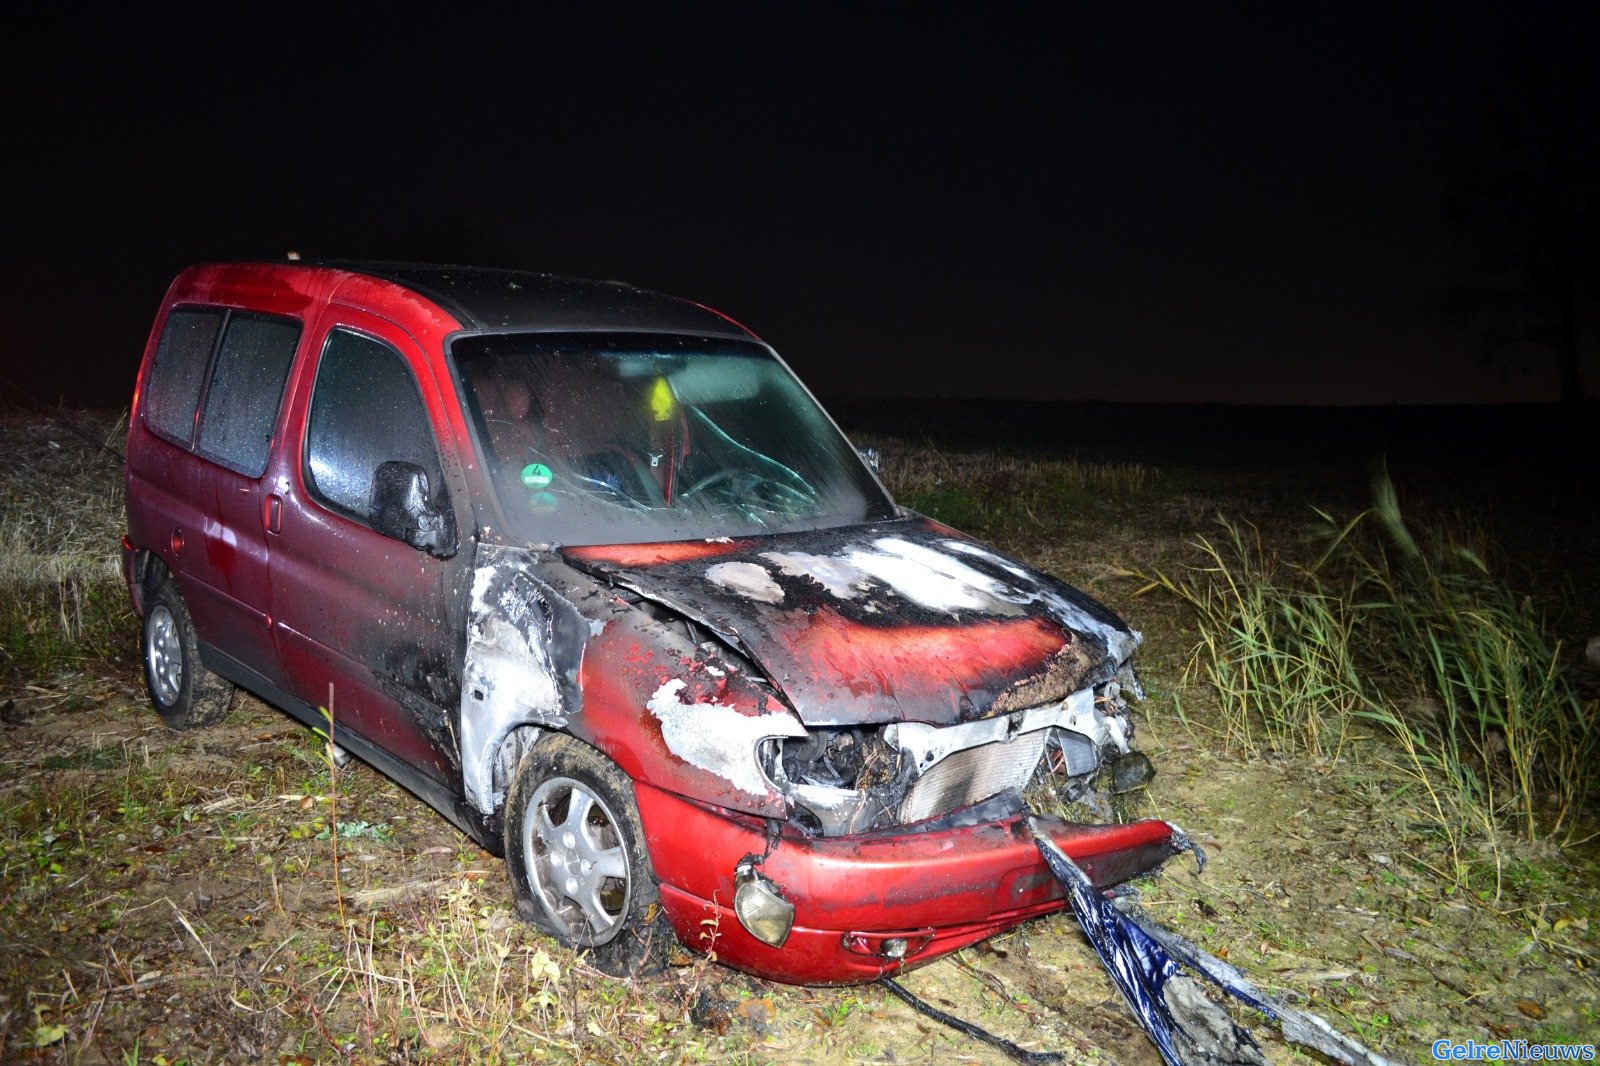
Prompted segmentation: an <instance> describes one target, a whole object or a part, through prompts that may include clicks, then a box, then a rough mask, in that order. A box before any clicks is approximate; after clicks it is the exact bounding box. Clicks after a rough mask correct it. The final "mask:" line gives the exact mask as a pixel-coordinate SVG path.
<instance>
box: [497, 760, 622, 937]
mask: <svg viewBox="0 0 1600 1066" xmlns="http://www.w3.org/2000/svg"><path fill="white" fill-rule="evenodd" d="M522 847H523V854H524V855H526V856H527V857H528V873H529V877H530V879H531V880H532V882H533V889H534V894H535V895H536V896H537V897H538V900H539V904H540V906H542V907H543V908H544V912H545V914H546V915H547V916H549V918H550V919H551V920H552V921H554V922H555V923H556V925H557V927H558V928H560V929H562V930H564V931H565V932H566V934H567V936H568V937H569V938H570V939H571V940H572V941H573V942H574V943H577V944H585V945H594V944H603V943H605V942H606V941H608V940H610V939H611V938H612V937H613V936H615V935H616V934H617V932H618V930H619V928H620V926H621V922H622V916H623V914H624V913H626V911H627V907H628V898H629V894H630V889H631V887H632V886H631V882H630V878H629V873H628V865H629V864H628V853H627V849H626V848H625V847H624V846H623V837H622V832H621V830H620V828H619V827H618V823H617V817H616V815H615V813H613V812H612V810H611V808H610V807H609V806H607V805H606V802H605V800H604V799H602V798H601V797H600V796H598V795H596V794H595V792H594V791H593V790H592V789H590V788H589V787H588V786H587V785H584V784H583V783H582V782H579V781H574V780H572V779H571V778H566V777H557V778H552V779H550V780H548V781H545V782H544V783H542V784H541V785H540V786H539V788H538V789H537V790H536V791H535V792H534V794H533V798H532V799H530V800H529V801H528V810H527V813H526V816H525V817H524V818H523V820H522Z"/></svg>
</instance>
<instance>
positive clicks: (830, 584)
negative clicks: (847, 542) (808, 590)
mask: <svg viewBox="0 0 1600 1066" xmlns="http://www.w3.org/2000/svg"><path fill="white" fill-rule="evenodd" d="M761 558H763V559H768V560H771V561H772V562H773V563H775V564H777V567H778V569H779V570H780V571H781V572H783V573H784V574H787V575H788V576H789V577H806V578H810V579H811V580H812V581H815V582H816V583H817V584H819V585H821V586H822V587H823V588H825V589H827V590H828V591H829V592H830V593H832V594H833V595H834V596H836V597H838V598H839V599H841V600H853V599H855V597H856V594H857V593H858V592H861V591H862V590H863V589H865V588H866V586H867V575H866V574H864V573H862V572H861V571H860V570H859V569H857V568H856V567H855V566H853V565H851V563H850V562H849V561H848V560H846V559H836V558H834V557H833V556H831V555H812V554H811V553H810V552H762V553H761Z"/></svg>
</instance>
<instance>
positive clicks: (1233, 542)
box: [1145, 478, 1600, 871]
mask: <svg viewBox="0 0 1600 1066" xmlns="http://www.w3.org/2000/svg"><path fill="white" fill-rule="evenodd" d="M1320 517H1321V525H1320V527H1319V530H1318V537H1317V539H1316V540H1315V541H1313V542H1308V544H1307V548H1308V549H1309V547H1310V546H1312V545H1315V546H1317V547H1318V548H1319V549H1320V550H1318V551H1317V552H1316V553H1315V555H1312V553H1311V552H1310V551H1309V550H1304V551H1302V553H1301V556H1300V557H1289V558H1285V557H1283V556H1280V555H1279V554H1278V553H1276V552H1274V551H1273V550H1271V549H1269V548H1268V547H1267V546H1266V545H1265V543H1264V541H1263V539H1262V537H1261V535H1260V533H1259V531H1258V530H1256V529H1255V527H1253V526H1250V525H1248V524H1245V523H1237V522H1231V521H1229V520H1227V519H1220V520H1219V521H1220V523H1221V526H1222V529H1223V534H1222V536H1220V537H1219V538H1217V539H1215V540H1212V539H1209V538H1200V539H1199V540H1198V541H1197V542H1196V545H1197V547H1198V549H1199V551H1200V553H1201V556H1202V561H1201V563H1200V564H1199V565H1196V566H1193V567H1191V568H1189V569H1188V570H1187V571H1186V572H1184V573H1181V574H1179V575H1178V576H1172V575H1169V574H1166V573H1162V572H1156V573H1155V574H1153V575H1149V576H1148V581H1147V584H1146V586H1145V590H1148V589H1151V588H1161V589H1164V590H1166V591H1167V592H1169V593H1172V594H1173V595H1175V596H1177V597H1178V598H1179V599H1180V600H1182V601H1183V602H1184V603H1186V604H1187V605H1188V606H1189V607H1190V608H1192V609H1193V611H1194V613H1195V615H1196V617H1197V619H1198V622H1199V631H1200V639H1199V642H1198V644H1197V646H1196V647H1195V649H1194V651H1195V654H1194V655H1193V657H1192V658H1191V660H1190V664H1189V666H1188V668H1187V671H1188V672H1187V673H1186V675H1185V679H1186V680H1194V679H1196V678H1197V677H1198V678H1199V679H1201V680H1203V681H1204V682H1205V683H1206V684H1208V685H1209V686H1210V687H1211V689H1212V690H1213V691H1215V693H1216V694H1217V697H1218V699H1219V701H1220V704H1221V707H1222V710H1223V723H1224V724H1223V731H1224V734H1225V736H1224V739H1225V742H1226V744H1227V746H1228V747H1230V748H1232V749H1234V750H1236V751H1240V752H1244V753H1247V754H1257V753H1259V752H1260V750H1261V748H1262V746H1263V745H1265V746H1269V747H1272V748H1277V749H1289V750H1301V751H1305V752H1307V753H1310V754H1312V755H1314V756H1325V757H1330V758H1337V757H1338V756H1339V754H1340V752H1341V750H1342V749H1343V747H1344V745H1345V743H1346V741H1347V739H1348V737H1349V736H1350V734H1351V731H1352V730H1353V729H1355V728H1356V727H1357V726H1358V725H1360V724H1367V725H1376V726H1379V727H1381V729H1382V731H1383V732H1384V733H1385V734H1386V736H1387V737H1388V738H1390V739H1391V740H1392V741H1393V743H1394V744H1395V746H1396V747H1397V749H1398V754H1397V757H1396V759H1395V761H1394V765H1395V766H1396V767H1397V768H1398V769H1399V770H1400V771H1401V773H1402V776H1403V777H1404V778H1405V779H1408V780H1409V781H1411V783H1412V784H1413V785H1414V786H1415V787H1416V788H1417V789H1418V790H1419V791H1420V793H1421V795H1422V797H1423V800H1424V806H1425V807H1426V808H1427V809H1428V811H1429V812H1430V816H1431V817H1432V818H1433V819H1434V821H1435V822H1436V823H1437V824H1438V826H1439V827H1440V829H1441V830H1442V831H1443V832H1444V834H1445V837H1446V839H1447V841H1448V843H1449V846H1450V849H1451V852H1452V860H1453V862H1455V864H1456V867H1457V870H1458V871H1459V870H1460V858H1461V848H1462V843H1463V841H1464V839H1465V838H1467V837H1469V836H1474V835H1490V836H1492V835H1493V833H1494V832H1495V831H1496V829H1497V827H1498V826H1502V825H1504V826H1506V827H1508V828H1510V829H1511V830H1513V831H1514V832H1515V833H1516V834H1517V835H1518V836H1520V837H1521V838H1522V839H1524V840H1526V841H1533V840H1535V839H1536V838H1539V837H1541V836H1554V835H1557V834H1559V833H1560V832H1561V831H1562V830H1563V829H1564V828H1566V827H1568V826H1569V825H1570V824H1571V822H1572V819H1573V816H1574V815H1575V814H1576V813H1577V812H1578V811H1579V809H1581V808H1582V807H1584V806H1585V805H1586V804H1587V803H1588V802H1589V800H1590V798H1591V794H1592V787H1593V783H1594V769H1593V764H1594V760H1595V757H1596V755H1597V754H1600V751H1597V739H1600V722H1597V717H1600V710H1597V707H1596V705H1595V704H1594V703H1592V702H1590V703H1585V702H1584V701H1583V700H1582V699H1581V698H1580V697H1579V695H1578V693H1577V692H1576V690H1575V689H1574V687H1573V685H1572V683H1571V681H1570V680H1569V679H1568V676H1567V674H1566V672H1565V671H1564V670H1563V668H1562V666H1561V663H1560V656H1559V653H1560V645H1559V643H1557V642H1553V641H1552V640H1551V639H1550V638H1549V636H1548V633H1547V628H1546V626H1545V623H1544V620H1543V618H1542V616H1541V615H1540V613H1539V611H1538V610H1537V609H1536V608H1535V606H1534V604H1533V601H1532V600H1531V599H1530V598H1528V597H1526V596H1521V595H1518V594H1517V593H1515V592H1514V591H1513V590H1512V589H1511V588H1510V587H1509V586H1508V585H1507V584H1506V583H1505V582H1504V581H1502V580H1501V579H1500V578H1498V577H1497V576H1496V575H1495V574H1494V573H1493V571H1492V570H1491V568H1490V566H1489V565H1488V564H1487V563H1486V562H1485V555H1486V554H1487V552H1486V550H1485V539H1484V538H1483V536H1482V534H1481V533H1475V534H1473V535H1471V536H1467V535H1464V534H1462V533H1460V532H1459V531H1457V530H1456V529H1455V528H1453V527H1452V526H1450V525H1445V524H1440V525H1437V526H1434V527H1431V528H1425V529H1422V530H1419V531H1416V532H1414V531H1413V530H1412V528H1411V527H1410V526H1408V525H1407V523H1406V522H1405V520H1404V519H1403V517H1402V515H1401V513H1400V508H1399V503H1398V498H1397V495H1396V493H1395V490H1394V486H1393V485H1392V483H1390V482H1389V481H1388V479H1387V478H1384V479H1382V480H1380V481H1379V483H1378V486H1377V503H1376V505H1375V506H1374V507H1373V509H1371V510H1370V511H1368V512H1366V513H1364V514H1362V515H1360V516H1358V517H1357V518H1355V519H1354V520H1352V521H1350V522H1348V523H1345V524H1343V525H1340V524H1338V523H1336V522H1334V521H1333V519H1332V518H1331V517H1330V516H1328V515H1326V514H1320Z"/></svg>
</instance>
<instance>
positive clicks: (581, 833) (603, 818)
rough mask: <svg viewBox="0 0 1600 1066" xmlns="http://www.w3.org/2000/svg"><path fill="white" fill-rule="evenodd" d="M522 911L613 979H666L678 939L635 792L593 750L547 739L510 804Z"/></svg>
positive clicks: (509, 862)
mask: <svg viewBox="0 0 1600 1066" xmlns="http://www.w3.org/2000/svg"><path fill="white" fill-rule="evenodd" d="M505 852H506V868H507V870H508V871H509V873H510V875H511V889H512V893H513V895H514V896H515V897H516V902H517V911H518V913H519V914H521V915H522V917H523V918H524V919H526V920H527V921H528V922H530V923H532V924H533V925H534V926H536V927H537V928H538V929H539V930H541V931H542V932H544V933H547V934H549V935H550V936H553V937H555V938H556V939H557V940H559V941H560V942H561V943H563V944H565V945H567V946H568V947H573V948H581V949H587V950H588V952H589V954H590V961H591V962H592V963H593V964H594V965H595V966H596V967H597V968H598V969H600V970H602V971H603V972H605V973H608V974H610V975H612V976H613V977H633V976H643V975H648V974H653V973H659V972H660V971H661V970H662V969H663V968H664V967H665V966H666V962H667V958H668V956H669V954H670V952H671V948H672V945H673V944H674V943H675V939H674V937H673V934H672V930H671V928H670V927H669V926H668V925H667V922H666V919H665V917H664V916H663V915H662V913H661V900H660V896H659V894H658V892H657V890H656V880H655V874H654V872H653V871H652V869H651V867H650V856H649V854H648V853H647V852H646V850H645V846H644V827H643V825H642V823H641V822H640V820H639V808H638V806H637V805H636V804H635V802H634V798H633V782H632V781H630V780H629V779H628V776H627V775H626V774H624V773H623V772H622V770H621V769H619V768H618V767H617V765H616V764H615V763H613V762H612V761H611V760H609V759H607V758H606V757H605V756H604V755H602V754H600V753H599V752H598V751H596V750H595V749H594V748H591V747H589V746H588V745H587V744H584V743H582V742H581V741H578V740H575V739H573V738H572V737H569V736H567V735H565V734H561V733H556V734H551V735H549V736H547V737H546V738H545V739H544V740H542V741H541V742H540V743H539V744H537V745H535V746H534V747H533V748H532V750H530V751H529V752H528V753H527V754H526V755H525V756H523V758H522V762H521V764H520V765H519V766H518V767H517V772H516V776H515V778H514V779H513V781H512V784H511V791H510V793H509V794H508V795H507V797H506V817H505Z"/></svg>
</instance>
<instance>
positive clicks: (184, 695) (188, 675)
mask: <svg viewBox="0 0 1600 1066" xmlns="http://www.w3.org/2000/svg"><path fill="white" fill-rule="evenodd" d="M139 643H140V647H141V649H142V650H143V652H144V655H143V658H144V684H145V688H146V689H147V690H148V691H149V693H150V703H151V705H152V706H153V707H155V709H156V713H157V714H159V715H160V716H161V720H162V721H163V722H165V723H167V725H168V726H170V727H172V728H173V729H200V728H202V727H204V726H208V725H215V724H216V723H218V722H220V721H222V719H223V718H225V717H227V714H228V708H229V706H230V705H232V703H233V686H232V685H231V684H229V683H228V682H227V681H225V680H223V679H222V678H220V677H218V676H217V675H216V674H213V673H212V672H211V671H210V670H207V669H206V668H205V664H203V663H202V662H201V661H200V640H199V638H198V637H196V636H195V633H194V624H193V623H192V622H191V621H190V620H189V609H188V608H187V607H185V606H184V603H183V597H182V596H180V595H178V589H177V586H175V585H174V584H173V583H172V581H171V580H166V581H162V582H161V584H159V585H157V586H156V588H155V592H154V593H153V594H152V595H151V597H150V600H149V602H148V603H147V604H146V605H145V612H144V627H143V629H142V631H141V635H140V642H139Z"/></svg>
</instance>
